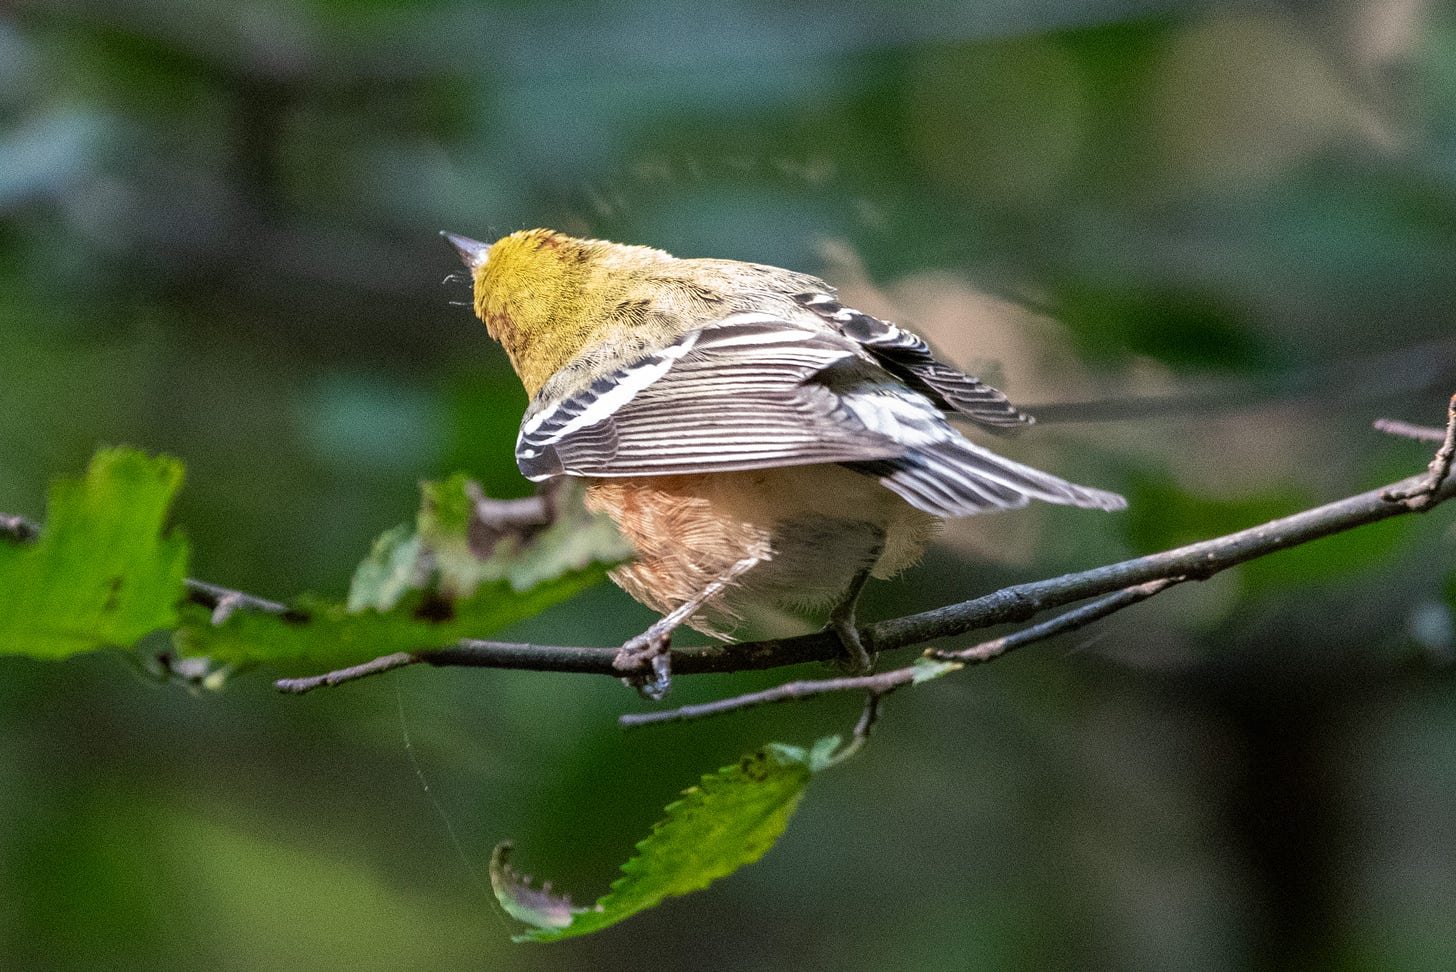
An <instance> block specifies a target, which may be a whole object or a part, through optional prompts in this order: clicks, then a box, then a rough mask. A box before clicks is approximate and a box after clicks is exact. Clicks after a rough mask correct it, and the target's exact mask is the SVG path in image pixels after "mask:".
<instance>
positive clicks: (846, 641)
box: [829, 606, 875, 675]
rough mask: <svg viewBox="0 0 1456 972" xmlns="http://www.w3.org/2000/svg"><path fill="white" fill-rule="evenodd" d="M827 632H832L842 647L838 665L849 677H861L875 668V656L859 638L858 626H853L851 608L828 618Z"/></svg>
mask: <svg viewBox="0 0 1456 972" xmlns="http://www.w3.org/2000/svg"><path fill="white" fill-rule="evenodd" d="M829 630H830V631H833V632H834V634H835V635H836V636H837V637H838V638H839V643H840V644H841V645H843V646H844V658H842V659H841V660H840V665H841V666H843V667H844V668H845V669H846V670H847V671H848V672H849V673H850V674H851V675H863V674H865V673H866V672H868V671H869V670H870V669H872V668H874V667H875V656H874V655H872V654H870V653H869V651H868V650H867V649H866V648H865V646H864V641H863V640H861V638H860V636H859V626H858V625H856V624H855V621H854V608H853V607H852V606H851V607H850V609H849V610H847V611H835V612H834V613H833V614H831V615H830V616H829Z"/></svg>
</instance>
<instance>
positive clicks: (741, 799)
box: [491, 739, 838, 942]
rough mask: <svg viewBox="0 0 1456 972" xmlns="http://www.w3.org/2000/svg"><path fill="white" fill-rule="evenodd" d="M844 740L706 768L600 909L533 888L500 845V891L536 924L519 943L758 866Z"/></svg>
mask: <svg viewBox="0 0 1456 972" xmlns="http://www.w3.org/2000/svg"><path fill="white" fill-rule="evenodd" d="M837 745H838V740H837V739H822V740H820V741H819V742H818V743H817V744H816V745H815V746H814V747H813V748H812V749H809V750H805V749H803V748H800V747H798V746H785V745H782V744H779V743H771V744H769V745H767V746H765V747H763V748H762V749H760V750H758V751H757V752H754V753H751V754H749V755H747V756H745V757H743V759H741V760H739V761H738V762H737V763H734V764H733V765H732V766H725V767H723V768H722V769H720V770H718V771H717V772H716V773H709V774H707V775H706V776H704V777H703V779H702V781H701V782H700V783H698V785H697V786H694V787H691V788H689V789H687V790H684V791H683V794H682V797H681V798H680V799H678V800H677V801H675V802H674V803H671V804H669V805H668V807H667V809H666V811H665V816H664V817H663V819H662V820H660V821H658V822H657V823H656V824H654V825H653V827H652V832H651V833H649V834H648V835H647V837H646V838H645V839H644V840H642V841H641V842H640V843H638V844H637V853H636V855H634V856H633V857H632V858H631V859H630V860H628V861H627V863H625V864H623V865H622V876H621V877H620V878H618V879H617V880H616V881H614V882H613V883H612V887H611V889H610V890H609V891H608V892H607V893H606V894H605V895H604V896H603V897H602V898H601V900H599V901H598V902H597V903H596V905H594V906H593V907H591V908H580V907H577V906H576V905H574V904H572V902H571V899H570V898H568V897H566V896H564V895H560V894H556V893H553V892H552V891H551V890H550V885H545V886H543V887H541V888H536V887H533V886H532V885H531V883H530V880H529V879H528V878H522V877H521V876H520V875H519V874H517V873H516V871H515V870H514V869H512V868H511V866H510V863H509V859H508V856H507V851H508V850H509V846H508V845H502V846H501V847H498V848H497V849H496V854H495V855H494V856H493V857H492V859H491V886H492V887H493V888H494V889H495V894H496V898H497V900H499V901H500V903H501V906H502V907H503V908H504V909H505V910H506V912H507V913H508V914H510V915H511V916H512V917H514V918H516V919H518V920H519V921H522V922H524V923H526V924H529V925H533V926H535V927H533V928H531V929H530V930H529V931H526V932H524V933H522V934H520V935H517V936H516V941H535V942H551V941H557V940H558V939H562V938H574V937H576V936H577V935H585V934H588V933H590V932H594V931H600V930H601V929H603V928H607V927H609V926H611V925H615V924H616V923H617V922H619V921H622V920H623V919H624V918H629V917H631V916H632V915H635V914H637V913H638V912H639V911H644V910H646V909H648V908H651V907H654V906H655V905H657V904H658V903H660V902H661V901H662V900H663V899H664V898H671V897H677V896H679V895H684V894H688V893H690V892H692V891H698V890H701V889H703V888H705V887H707V886H708V885H709V884H711V883H712V882H713V881H716V880H717V879H719V878H721V877H726V876H727V875H729V874H732V873H733V872H734V871H736V870H738V869H739V868H740V867H743V866H744V865H746V864H752V863H753V862H754V861H756V860H758V859H759V858H760V857H762V856H763V855H764V854H765V853H766V852H767V851H768V849H769V848H770V847H772V846H773V845H774V842H775V841H776V840H778V838H779V835H780V834H782V833H783V832H784V828H785V827H787V826H788V823H789V818H790V817H792V816H793V814H794V811H795V810H796V809H797V808H798V806H799V801H800V800H801V799H802V798H803V796H804V788H805V787H806V786H807V785H808V783H809V779H810V777H811V776H812V775H813V774H814V772H815V771H816V770H818V769H820V768H822V767H825V766H830V765H833V764H834V762H835V761H836V759H835V755H834V750H835V749H836V747H837Z"/></svg>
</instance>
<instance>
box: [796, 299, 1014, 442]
mask: <svg viewBox="0 0 1456 972" xmlns="http://www.w3.org/2000/svg"><path fill="white" fill-rule="evenodd" d="M795 300H797V301H798V302H799V303H800V304H802V305H803V306H804V307H807V308H808V309H809V310H811V311H813V312H814V313H816V314H818V315H819V316H820V317H821V318H823V319H824V321H825V322H826V323H828V324H830V325H831V326H833V327H834V328H836V329H837V330H838V331H839V332H840V333H841V334H843V335H844V336H845V337H848V338H850V339H851V340H854V341H857V342H858V343H859V344H860V345H861V346H862V347H863V348H864V349H865V350H866V351H868V352H869V353H870V354H872V355H873V356H874V357H875V359H876V360H877V361H879V362H880V364H882V365H883V366H884V367H885V369H886V370H887V371H889V372H890V373H892V374H894V375H895V376H896V377H898V378H900V379H901V380H902V381H904V382H905V383H906V384H907V385H909V386H910V387H911V388H913V389H915V390H916V391H918V392H920V393H921V394H923V395H924V396H925V397H926V398H928V399H930V401H931V402H932V403H933V404H934V405H936V406H937V407H938V408H940V409H941V410H942V411H944V412H949V413H953V414H959V415H964V416H965V417H966V418H968V419H970V420H971V421H972V422H975V423H976V424H977V425H983V426H986V427H987V428H990V429H994V430H999V431H1006V430H1008V429H1015V428H1020V427H1021V426H1023V425H1029V424H1031V422H1032V421H1033V419H1032V417H1031V416H1030V415H1027V414H1026V413H1025V412H1022V411H1020V410H1019V409H1017V408H1016V406H1014V405H1012V404H1011V403H1010V402H1009V401H1007V399H1006V396H1005V395H1003V394H1002V393H1001V392H999V391H997V390H996V389H995V388H992V387H991V386H990V385H988V384H986V383H985V382H983V381H981V380H980V379H979V378H973V377H971V376H970V375H968V374H965V373H964V372H962V371H959V370H957V369H956V368H953V367H951V366H950V365H948V364H946V363H945V362H943V361H940V360H938V359H937V358H936V357H935V355H934V354H932V353H931V350H930V345H928V344H926V343H925V340H924V339H923V338H921V337H920V336H919V335H917V334H913V333H911V332H910V331H907V330H905V329H904V328H902V327H897V326H896V325H894V324H891V323H889V322H888V321H882V320H880V319H879V318H878V317H871V316H870V315H869V314H865V313H863V312H862V311H857V310H855V309H854V308H852V307H845V306H844V305H843V304H841V303H840V302H839V301H838V300H836V299H835V297H834V295H833V294H829V293H804V294H799V295H797V296H796V297H795Z"/></svg>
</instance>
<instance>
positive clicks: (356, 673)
mask: <svg viewBox="0 0 1456 972" xmlns="http://www.w3.org/2000/svg"><path fill="white" fill-rule="evenodd" d="M419 660H420V659H419V658H418V657H417V656H415V655H412V654H410V653H409V652H407V651H398V652H395V653H394V654H393V655H385V656H383V657H382V658H376V659H374V660H373V661H367V662H365V663H364V664H362V665H355V666H353V667H352V668H340V669H338V670H337V671H332V672H326V673H325V674H323V675H313V676H310V677H308V678H280V679H278V680H277V681H276V682H274V683H273V687H274V688H276V689H278V691H280V692H287V693H290V694H292V695H302V694H303V693H305V692H312V691H313V690H314V689H316V688H323V687H325V686H328V685H338V684H339V683H340V682H352V681H353V680H355V679H358V678H364V677H365V676H368V675H378V674H380V673H382V672H389V671H393V670H394V669H396V668H404V667H405V666H406V665H414V664H418V662H419Z"/></svg>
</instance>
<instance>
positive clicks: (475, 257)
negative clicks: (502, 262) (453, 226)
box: [440, 230, 490, 270]
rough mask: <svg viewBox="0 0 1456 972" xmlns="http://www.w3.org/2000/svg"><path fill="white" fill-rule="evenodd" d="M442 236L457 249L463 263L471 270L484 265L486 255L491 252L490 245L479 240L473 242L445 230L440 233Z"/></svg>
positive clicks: (468, 238) (466, 237)
mask: <svg viewBox="0 0 1456 972" xmlns="http://www.w3.org/2000/svg"><path fill="white" fill-rule="evenodd" d="M440 235H441V236H443V237H445V242H446V243H449V244H450V245H451V246H453V247H454V248H455V252H456V253H458V254H460V260H461V262H462V263H464V264H465V265H466V266H467V267H469V268H470V269H471V270H474V269H476V268H477V267H479V266H480V265H481V264H482V263H484V262H485V255H486V253H488V252H489V251H490V244H489V243H482V242H480V241H479V240H472V239H471V238H470V237H468V236H460V235H459V234H457V233H447V232H445V231H444V230H441V231H440Z"/></svg>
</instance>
